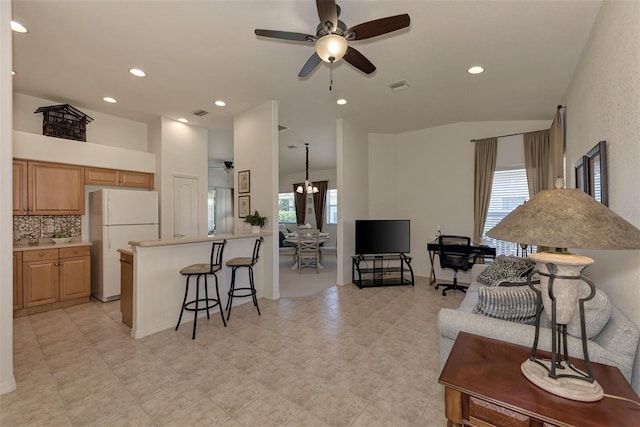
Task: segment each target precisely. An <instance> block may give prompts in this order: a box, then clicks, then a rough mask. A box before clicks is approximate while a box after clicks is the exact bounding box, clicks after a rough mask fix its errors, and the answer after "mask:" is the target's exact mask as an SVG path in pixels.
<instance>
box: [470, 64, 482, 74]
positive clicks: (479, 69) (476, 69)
mask: <svg viewBox="0 0 640 427" xmlns="http://www.w3.org/2000/svg"><path fill="white" fill-rule="evenodd" d="M467 73H469V74H481V73H484V68H482V67H481V66H479V65H474V66H473V67H471V68H469V69H468V70H467Z"/></svg>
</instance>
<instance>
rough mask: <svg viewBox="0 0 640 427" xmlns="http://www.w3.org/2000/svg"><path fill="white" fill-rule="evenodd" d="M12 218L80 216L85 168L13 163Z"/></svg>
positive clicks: (22, 162)
mask: <svg viewBox="0 0 640 427" xmlns="http://www.w3.org/2000/svg"><path fill="white" fill-rule="evenodd" d="M13 180H14V182H13V214H14V215H83V214H84V168H82V167H80V166H72V165H63V164H57V163H46V162H32V161H24V160H14V161H13Z"/></svg>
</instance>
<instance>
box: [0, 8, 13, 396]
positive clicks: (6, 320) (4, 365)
mask: <svg viewBox="0 0 640 427" xmlns="http://www.w3.org/2000/svg"><path fill="white" fill-rule="evenodd" d="M10 22H11V2H8V1H0V183H1V184H0V185H1V186H2V187H1V190H0V254H2V256H0V394H4V393H8V392H10V391H12V390H15V388H16V381H15V378H14V376H13V262H12V261H11V259H12V258H11V256H10V254H12V253H13V251H12V249H13V248H12V244H13V212H12V210H11V204H12V202H11V200H12V196H11V193H12V179H13V175H12V173H11V172H10V171H12V170H13V168H12V166H11V165H12V158H13V153H12V143H11V139H12V134H11V116H12V106H11V103H12V100H11V91H12V90H13V83H12V81H11V80H12V77H11V67H12V65H11V64H12V62H11V56H12V50H11V24H10Z"/></svg>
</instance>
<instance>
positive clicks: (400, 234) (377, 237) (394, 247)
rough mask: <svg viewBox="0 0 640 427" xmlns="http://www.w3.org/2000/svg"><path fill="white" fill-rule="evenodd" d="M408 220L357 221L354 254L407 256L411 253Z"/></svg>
mask: <svg viewBox="0 0 640 427" xmlns="http://www.w3.org/2000/svg"><path fill="white" fill-rule="evenodd" d="M410 226H411V221H410V220H408V219H357V220H356V254H357V255H365V254H398V253H403V254H407V253H409V252H411V244H410V243H411V242H410V231H411V230H410Z"/></svg>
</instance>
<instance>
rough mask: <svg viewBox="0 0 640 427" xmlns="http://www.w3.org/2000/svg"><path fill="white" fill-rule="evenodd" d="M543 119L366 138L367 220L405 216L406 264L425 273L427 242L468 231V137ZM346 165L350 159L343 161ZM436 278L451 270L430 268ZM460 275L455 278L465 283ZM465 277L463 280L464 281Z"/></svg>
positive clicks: (535, 126)
mask: <svg viewBox="0 0 640 427" xmlns="http://www.w3.org/2000/svg"><path fill="white" fill-rule="evenodd" d="M554 112H555V110H554V107H553V106H552V107H551V108H550V109H549V117H550V119H549V120H535V121H533V120H532V121H506V122H465V123H454V124H449V125H444V126H438V127H434V128H429V129H422V130H419V131H415V132H407V133H403V134H397V135H389V134H372V135H370V137H369V184H368V185H369V209H370V210H369V213H368V215H369V218H389V219H410V220H411V256H412V257H413V262H412V266H413V269H414V273H415V275H417V276H423V277H426V276H428V275H429V271H430V268H431V266H430V263H429V259H428V255H427V247H426V246H427V242H429V241H432V240H433V238H434V235H435V233H436V230H437V226H438V225H440V226H441V227H442V232H443V233H448V234H459V235H467V236H471V235H472V232H473V164H474V145H473V143H471V142H470V140H471V139H480V138H487V137H491V136H500V135H507V134H512V133H519V132H529V131H534V130H540V129H548V128H549V126H550V125H551V119H552V118H553V114H554ZM349 165H350V166H351V163H349ZM436 274H437V275H438V277H439V278H441V279H451V278H452V277H453V274H452V273H451V272H450V271H448V270H446V271H444V272H441V271H439V270H436ZM465 278H466V277H465V276H464V275H462V274H461V275H460V280H461V281H465ZM467 281H468V279H467Z"/></svg>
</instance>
